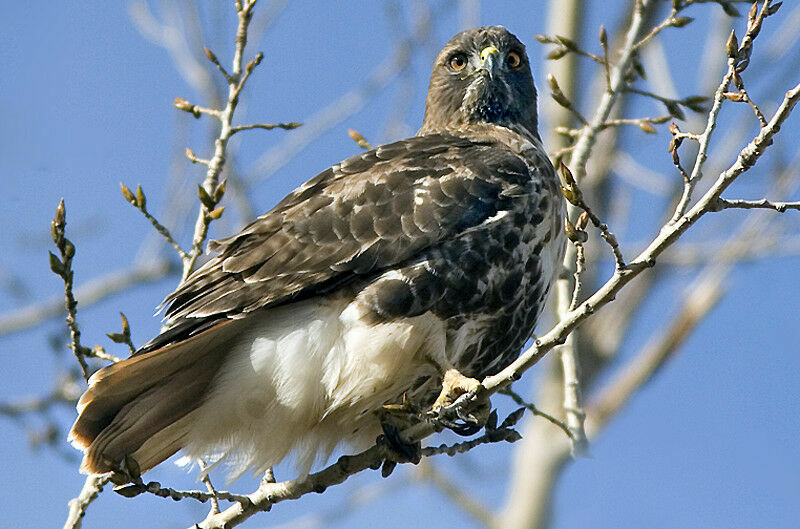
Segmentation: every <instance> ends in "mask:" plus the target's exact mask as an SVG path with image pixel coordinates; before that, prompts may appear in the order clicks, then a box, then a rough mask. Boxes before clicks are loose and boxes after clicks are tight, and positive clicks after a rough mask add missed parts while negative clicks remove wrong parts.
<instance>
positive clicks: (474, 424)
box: [431, 369, 492, 435]
mask: <svg viewBox="0 0 800 529" xmlns="http://www.w3.org/2000/svg"><path fill="white" fill-rule="evenodd" d="M480 388H481V383H480V382H479V381H477V380H475V379H474V378H469V377H465V376H464V375H462V374H461V373H459V372H458V370H457V369H448V370H447V372H446V373H445V374H444V379H443V380H442V392H441V393H440V394H439V397H438V398H437V399H436V402H434V403H433V407H432V408H431V414H432V415H433V420H434V422H436V423H438V424H440V425H441V426H443V427H445V428H448V429H450V430H453V431H454V432H456V433H457V434H459V435H473V434H475V433H478V432H479V431H480V430H481V428H483V426H484V425H485V424H486V420H487V419H488V418H489V413H490V412H491V410H492V405H491V402H489V399H485V400H483V401H482V402H480V403H478V405H477V407H476V408H475V409H473V410H471V411H470V412H469V413H465V411H464V410H463V409H461V408H462V407H461V406H459V404H460V400H462V399H463V398H465V397H466V396H468V395H473V394H474V393H476V392H477V391H478V390H479V389H480Z"/></svg>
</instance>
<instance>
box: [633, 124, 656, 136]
mask: <svg viewBox="0 0 800 529" xmlns="http://www.w3.org/2000/svg"><path fill="white" fill-rule="evenodd" d="M637 125H639V128H640V129H642V131H643V132H646V133H647V134H655V133H656V128H655V127H654V126H653V124H652V123H650V122H648V121H640V122H638V123H637Z"/></svg>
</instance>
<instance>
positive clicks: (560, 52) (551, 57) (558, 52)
mask: <svg viewBox="0 0 800 529" xmlns="http://www.w3.org/2000/svg"><path fill="white" fill-rule="evenodd" d="M567 53H569V50H568V49H567V48H564V47H558V48H556V49H554V50H553V51H551V52H550V53H548V54H547V57H545V58H546V59H547V60H548V61H557V60H558V59H560V58H561V57H563V56H564V55H566V54H567Z"/></svg>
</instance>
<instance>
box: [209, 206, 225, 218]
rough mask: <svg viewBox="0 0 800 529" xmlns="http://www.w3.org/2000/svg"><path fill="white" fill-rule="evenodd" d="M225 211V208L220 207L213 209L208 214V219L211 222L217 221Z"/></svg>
mask: <svg viewBox="0 0 800 529" xmlns="http://www.w3.org/2000/svg"><path fill="white" fill-rule="evenodd" d="M224 211H225V206H220V207H218V208H216V209H213V210H211V211H209V212H208V218H209V219H211V220H217V219H218V218H220V217H221V216H222V213H223V212H224Z"/></svg>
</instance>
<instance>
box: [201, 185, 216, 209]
mask: <svg viewBox="0 0 800 529" xmlns="http://www.w3.org/2000/svg"><path fill="white" fill-rule="evenodd" d="M197 197H198V198H199V199H200V202H201V203H202V204H203V205H204V206H205V207H206V208H208V209H214V206H216V205H217V203H216V202H214V199H213V198H211V195H209V194H208V191H206V189H205V188H204V187H203V186H201V185H200V184H198V185H197Z"/></svg>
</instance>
